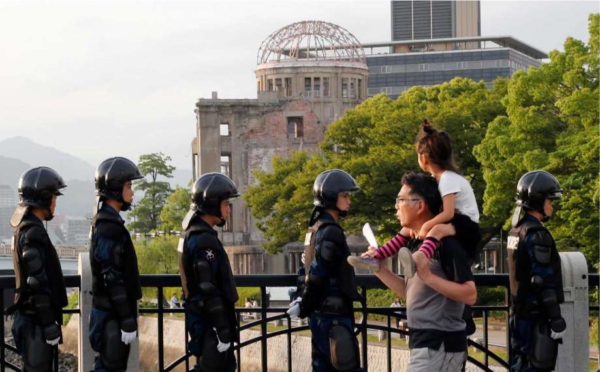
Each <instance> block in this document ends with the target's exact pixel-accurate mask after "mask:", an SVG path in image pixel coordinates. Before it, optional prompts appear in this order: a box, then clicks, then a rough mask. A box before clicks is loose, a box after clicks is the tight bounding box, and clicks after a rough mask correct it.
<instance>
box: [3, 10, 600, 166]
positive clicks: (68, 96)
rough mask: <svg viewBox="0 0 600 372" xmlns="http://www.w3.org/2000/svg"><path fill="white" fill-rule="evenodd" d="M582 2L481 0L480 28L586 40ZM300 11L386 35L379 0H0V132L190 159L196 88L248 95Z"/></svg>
mask: <svg viewBox="0 0 600 372" xmlns="http://www.w3.org/2000/svg"><path fill="white" fill-rule="evenodd" d="M591 12H598V2H596V1H589V2H581V1H482V4H481V29H482V35H484V36H486V35H487V36H492V35H510V36H513V37H515V38H517V39H519V40H522V41H524V42H527V43H529V44H531V45H533V46H534V47H536V48H538V49H541V50H543V51H546V52H548V51H550V50H552V49H562V43H563V42H564V40H565V38H566V37H568V36H573V37H575V38H578V39H583V40H586V41H587V17H588V15H589V13H591ZM307 19H317V20H324V21H329V22H333V23H336V24H338V25H340V26H342V27H344V28H346V29H348V30H349V31H351V32H352V33H354V35H355V36H356V37H357V38H358V39H359V40H360V41H361V42H375V41H387V40H389V39H390V3H389V1H387V0H370V1H351V0H345V1H307V0H303V1H284V0H277V1H241V0H240V1H218V2H217V1H189V2H178V1H168V2H158V1H154V2H150V1H136V2H132V1H119V2H110V1H102V2H83V1H77V2H57V1H52V2H38V1H2V0H0V140H2V139H4V138H7V137H13V136H25V137H28V138H30V139H32V140H34V141H36V142H38V143H41V144H45V145H49V146H54V147H56V148H59V149H61V150H62V151H65V152H67V153H70V154H73V155H75V156H78V157H81V158H83V159H85V160H87V161H89V162H90V163H91V164H92V165H94V166H95V165H97V164H98V163H99V162H100V161H101V160H103V159H104V158H106V157H109V156H115V155H123V156H127V157H130V158H131V159H132V160H134V161H137V159H138V157H139V155H140V154H144V153H149V152H156V151H163V152H165V153H167V154H169V155H171V156H172V158H173V163H174V165H176V166H177V167H182V168H191V161H190V158H191V156H190V142H191V140H192V138H193V137H194V134H195V132H194V125H195V118H194V104H195V102H196V100H197V99H198V98H200V97H210V94H211V91H218V93H219V97H220V98H255V97H256V84H255V80H254V68H255V66H256V53H257V50H258V47H259V46H260V43H261V42H262V41H263V40H264V39H265V38H266V37H267V36H268V35H269V34H270V33H272V32H274V31H276V30H277V29H279V28H281V27H283V26H285V25H288V24H290V23H293V22H296V21H300V20H307ZM15 157H17V156H15ZM42 164H43V159H40V165H42ZM32 165H33V164H32Z"/></svg>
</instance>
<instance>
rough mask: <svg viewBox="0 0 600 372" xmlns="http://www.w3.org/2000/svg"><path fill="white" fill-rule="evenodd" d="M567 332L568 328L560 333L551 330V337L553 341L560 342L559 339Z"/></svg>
mask: <svg viewBox="0 0 600 372" xmlns="http://www.w3.org/2000/svg"><path fill="white" fill-rule="evenodd" d="M566 331H567V329H566V328H565V329H564V330H562V331H560V332H554V331H553V330H552V329H550V337H552V339H553V340H559V339H561V338H563V336H564V335H565V332H566Z"/></svg>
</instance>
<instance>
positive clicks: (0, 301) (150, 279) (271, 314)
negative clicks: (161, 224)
mask: <svg viewBox="0 0 600 372" xmlns="http://www.w3.org/2000/svg"><path fill="white" fill-rule="evenodd" d="M296 279H297V277H296V275H238V276H235V281H236V285H237V286H238V287H257V288H260V293H261V306H260V307H258V308H236V315H237V319H238V324H239V327H238V329H239V332H240V333H241V332H242V331H244V330H247V329H251V328H255V327H259V328H260V333H259V335H258V336H257V337H253V338H249V339H247V340H245V341H243V342H240V343H239V344H238V345H236V347H235V353H236V356H237V361H238V370H241V365H242V364H243V363H244V360H243V359H242V355H241V350H242V349H243V348H244V347H247V346H249V345H251V344H254V343H257V342H259V343H260V345H261V348H260V349H261V367H262V370H263V371H267V364H268V350H267V341H268V339H270V338H273V337H277V336H281V335H285V336H286V337H287V369H288V371H292V367H293V353H292V334H293V333H295V332H300V331H304V330H307V329H308V326H306V325H300V326H293V322H292V320H291V319H290V317H289V316H288V315H287V314H286V313H285V311H286V310H287V307H266V306H265V304H267V303H268V302H269V301H268V295H267V287H286V288H287V287H293V286H295V285H296ZM588 282H589V288H590V292H591V291H597V290H598V286H599V276H598V274H588ZM475 283H476V285H477V286H478V287H503V288H505V293H506V298H507V299H508V298H509V296H510V293H509V292H510V289H509V283H508V275H506V274H492V275H487V274H479V275H475ZM65 284H66V286H67V287H68V288H79V286H80V278H79V276H78V275H70V276H65ZM141 284H142V287H144V288H154V289H156V290H157V306H156V307H155V308H151V307H141V308H140V310H139V311H140V314H155V315H156V317H157V327H158V328H157V330H158V350H157V356H158V370H159V371H171V370H173V369H174V368H175V367H177V366H180V365H182V364H184V365H185V368H186V370H189V369H190V359H191V357H192V355H190V354H189V353H186V352H184V353H183V354H182V355H180V356H179V357H177V358H176V359H175V360H173V361H171V362H169V363H168V364H166V365H165V357H164V355H165V353H164V340H163V333H164V332H163V327H164V315H165V314H172V313H183V309H181V308H176V309H171V308H166V307H165V299H164V292H163V291H164V289H166V288H173V287H180V286H181V280H180V278H179V276H178V275H142V277H141ZM14 285H15V280H14V276H0V291H1V292H2V293H1V295H0V315H2V316H3V319H5V320H6V318H5V317H4V315H5V310H4V309H5V307H6V305H8V304H7V303H6V301H5V294H6V292H7V291H12V289H13V288H14ZM357 285H358V287H359V288H360V290H361V292H362V294H363V295H364V296H365V298H366V295H367V292H368V290H370V289H385V288H386V287H385V286H384V285H383V284H382V283H381V282H380V281H379V280H378V279H377V278H376V277H375V276H373V275H357ZM506 303H508V302H506ZM399 310H405V309H403V308H387V307H386V308H378V307H367V306H365V304H360V306H358V307H355V312H356V313H359V314H361V317H360V320H359V321H357V323H356V328H357V329H358V330H359V331H360V336H359V337H360V341H361V344H362V345H363V346H364V345H366V347H361V353H362V358H361V359H362V361H363V367H364V368H365V369H367V368H368V358H367V352H368V331H369V330H371V331H382V332H386V334H387V342H386V353H387V370H388V371H392V349H393V348H392V342H391V340H392V335H393V334H400V335H407V331H405V330H402V329H396V328H394V327H392V319H395V318H397V316H398V315H397V312H398V311H399ZM473 310H474V311H475V312H480V313H481V314H482V320H483V324H482V331H483V340H482V343H481V344H479V343H476V342H474V341H473V340H469V346H471V347H473V348H476V349H477V350H479V351H481V352H482V353H483V355H484V357H483V361H479V360H477V359H474V358H473V357H472V356H469V359H468V360H469V362H471V363H473V364H474V365H476V366H478V367H479V368H480V369H481V370H484V371H491V369H490V359H492V360H494V361H495V363H496V364H497V365H500V366H503V367H506V368H508V361H507V360H506V359H504V358H503V357H501V356H499V355H498V354H496V353H494V352H492V351H491V350H490V349H489V346H490V343H489V317H490V312H492V311H493V312H502V313H505V314H506V325H505V327H506V345H510V343H509V340H510V327H509V326H508V311H509V307H508V305H506V304H505V305H498V306H473ZM597 310H598V304H590V311H591V313H595V314H596V315H595V316H596V317H598V314H597ZM253 312H254V313H258V314H260V318H259V319H257V320H255V321H250V322H246V323H243V322H242V313H253ZM65 313H68V314H78V313H79V309H78V308H76V309H66V310H65ZM369 315H377V316H379V317H383V318H384V319H385V321H384V322H383V324H381V322H369V321H368V317H369ZM591 316H592V315H591ZM273 321H283V322H285V323H286V327H285V328H283V329H278V330H275V331H271V332H268V330H267V324H268V323H269V322H273ZM0 332H1V333H0V337H1V338H0V340H1V342H0V372H4V371H5V370H7V369H8V370H14V371H18V370H19V368H18V367H17V366H15V365H14V364H13V363H10V362H9V361H7V360H6V351H11V352H14V353H16V349H15V347H14V346H13V345H10V344H8V343H6V341H5V327H2V330H0ZM182 337H183V342H184V345H185V348H184V350H187V342H188V337H187V334H186V335H182ZM507 355H509V354H508V350H507ZM55 361H56V364H55V370H58V360H57V358H55Z"/></svg>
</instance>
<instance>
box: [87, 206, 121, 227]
mask: <svg viewBox="0 0 600 372" xmlns="http://www.w3.org/2000/svg"><path fill="white" fill-rule="evenodd" d="M100 221H107V222H113V223H117V224H119V225H122V224H123V223H122V221H121V219H120V218H119V216H117V215H115V214H114V213H108V212H106V211H105V210H102V209H101V210H99V211H98V213H97V214H96V216H95V217H94V219H93V224H94V225H96V224H97V223H98V222H100Z"/></svg>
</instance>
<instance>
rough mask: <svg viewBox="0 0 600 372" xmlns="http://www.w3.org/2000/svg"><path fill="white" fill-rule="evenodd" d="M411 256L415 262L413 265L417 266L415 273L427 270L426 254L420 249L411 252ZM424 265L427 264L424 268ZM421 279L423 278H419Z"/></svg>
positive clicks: (427, 260)
mask: <svg viewBox="0 0 600 372" xmlns="http://www.w3.org/2000/svg"><path fill="white" fill-rule="evenodd" d="M412 258H413V261H414V262H415V266H416V267H417V273H418V272H419V271H420V270H422V271H426V270H429V259H428V258H427V256H425V253H423V252H421V251H416V252H415V253H413V254H412ZM425 265H427V268H425ZM421 279H423V278H421Z"/></svg>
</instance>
